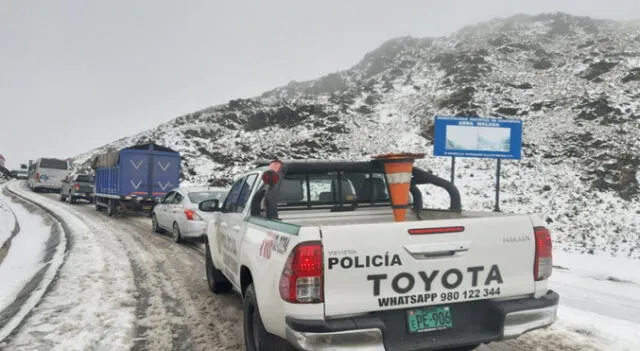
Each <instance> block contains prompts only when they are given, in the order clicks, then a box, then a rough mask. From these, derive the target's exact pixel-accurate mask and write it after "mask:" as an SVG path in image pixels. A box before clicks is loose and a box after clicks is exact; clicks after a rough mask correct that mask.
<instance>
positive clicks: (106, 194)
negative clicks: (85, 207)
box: [91, 143, 180, 216]
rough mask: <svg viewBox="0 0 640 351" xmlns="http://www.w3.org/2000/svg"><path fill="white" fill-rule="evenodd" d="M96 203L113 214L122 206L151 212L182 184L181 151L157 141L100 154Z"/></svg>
mask: <svg viewBox="0 0 640 351" xmlns="http://www.w3.org/2000/svg"><path fill="white" fill-rule="evenodd" d="M91 168H93V169H94V170H95V192H94V194H95V195H94V198H95V200H94V204H95V207H96V210H100V209H102V208H106V209H107V214H108V215H109V216H113V215H114V214H115V213H116V210H117V209H118V208H121V209H128V210H134V211H149V212H151V209H153V206H154V205H155V204H156V203H157V202H158V201H159V200H160V198H162V197H163V196H165V195H166V194H167V193H168V192H169V191H170V190H171V189H173V188H175V187H177V186H178V185H179V184H180V153H178V152H176V151H174V150H172V149H170V148H168V147H164V146H160V145H156V144H153V143H149V144H140V145H135V146H131V147H127V148H124V149H122V150H119V151H113V152H107V153H104V154H101V155H97V156H96V157H95V158H94V159H93V162H92V165H91Z"/></svg>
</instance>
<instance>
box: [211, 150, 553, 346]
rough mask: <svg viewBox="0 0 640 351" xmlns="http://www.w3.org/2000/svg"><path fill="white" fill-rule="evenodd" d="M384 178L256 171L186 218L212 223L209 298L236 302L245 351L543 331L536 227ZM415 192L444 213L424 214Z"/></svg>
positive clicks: (283, 167)
mask: <svg viewBox="0 0 640 351" xmlns="http://www.w3.org/2000/svg"><path fill="white" fill-rule="evenodd" d="M391 161H393V160H391ZM386 165H387V164H386V163H385V160H384V159H374V160H372V161H353V162H352V161H325V160H291V161H272V162H262V163H260V162H259V163H258V164H257V167H256V168H255V169H254V170H252V171H249V172H247V173H245V174H243V175H241V176H240V177H238V178H237V179H236V181H235V183H234V184H233V186H232V188H231V190H230V192H229V194H228V196H227V198H226V199H225V201H224V203H218V200H208V201H203V202H202V203H201V204H200V205H199V207H200V209H201V210H203V211H212V212H216V213H215V216H214V219H212V220H211V221H210V222H209V224H208V227H207V235H206V240H205V242H206V276H207V281H208V285H209V288H210V290H211V291H212V292H214V293H225V292H229V291H231V290H235V291H236V292H237V293H239V294H241V296H242V297H243V304H244V322H243V328H244V340H245V347H246V350H287V349H302V350H356V349H357V350H441V349H456V350H471V349H473V348H475V347H476V346H478V345H479V344H482V343H488V342H491V341H496V340H503V339H509V338H515V337H518V336H519V335H522V334H523V333H526V332H528V331H531V330H534V329H537V328H542V327H546V326H549V325H550V324H552V323H553V322H554V321H555V319H556V312H557V306H558V299H559V297H558V294H557V293H555V292H554V291H551V290H549V289H548V287H547V282H548V278H549V276H550V275H551V270H552V250H551V238H550V234H549V231H548V230H547V228H545V227H544V223H543V222H542V221H541V220H540V219H538V218H537V217H535V216H530V215H524V214H506V213H497V212H468V211H462V210H461V205H460V195H459V192H458V190H457V188H456V187H455V186H454V185H453V184H451V183H450V182H448V181H446V180H444V179H442V178H439V177H437V176H435V175H434V174H432V173H431V172H429V171H426V170H423V169H420V168H417V167H412V168H411V167H410V170H409V172H406V171H405V172H403V173H391V171H390V169H391V168H387V166H386ZM402 182H405V183H406V184H405V185H406V187H404V188H403V187H402V186H400V187H398V183H402ZM427 184H430V185H435V186H437V187H442V188H444V189H445V190H446V191H447V193H448V194H449V197H450V206H449V208H448V209H438V210H436V209H427V206H425V204H427V203H428V202H429V199H428V198H425V196H424V194H423V193H422V191H421V190H420V188H419V186H421V185H427ZM400 185H402V184H400ZM399 189H400V190H399ZM402 189H405V190H408V191H406V192H407V193H408V194H404V195H403V194H402ZM394 196H396V197H399V198H402V197H403V196H404V197H405V198H408V200H406V203H407V204H406V205H405V206H402V204H398V201H394V199H393V197H394ZM398 211H406V212H404V213H405V214H406V216H403V215H398V214H399V212H398Z"/></svg>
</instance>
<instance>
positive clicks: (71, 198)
mask: <svg viewBox="0 0 640 351" xmlns="http://www.w3.org/2000/svg"><path fill="white" fill-rule="evenodd" d="M69 203H70V204H75V203H76V199H75V198H74V197H73V196H71V194H69Z"/></svg>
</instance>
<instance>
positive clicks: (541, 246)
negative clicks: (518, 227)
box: [533, 227, 553, 280]
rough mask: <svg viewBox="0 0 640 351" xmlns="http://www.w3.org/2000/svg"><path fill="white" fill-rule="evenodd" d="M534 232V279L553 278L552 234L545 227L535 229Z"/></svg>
mask: <svg viewBox="0 0 640 351" xmlns="http://www.w3.org/2000/svg"><path fill="white" fill-rule="evenodd" d="M533 232H534V234H535V237H536V257H535V260H534V262H533V279H534V280H545V279H547V278H549V277H550V276H551V271H552V269H553V267H552V265H553V257H552V256H553V254H552V247H551V234H549V229H547V228H545V227H535V228H533Z"/></svg>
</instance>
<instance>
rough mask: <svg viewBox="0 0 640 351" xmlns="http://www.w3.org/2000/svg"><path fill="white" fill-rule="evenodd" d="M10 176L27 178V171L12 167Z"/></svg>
mask: <svg viewBox="0 0 640 351" xmlns="http://www.w3.org/2000/svg"><path fill="white" fill-rule="evenodd" d="M11 176H12V177H13V178H16V179H27V178H28V177H29V173H28V172H27V171H25V170H22V169H14V170H12V171H11Z"/></svg>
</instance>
